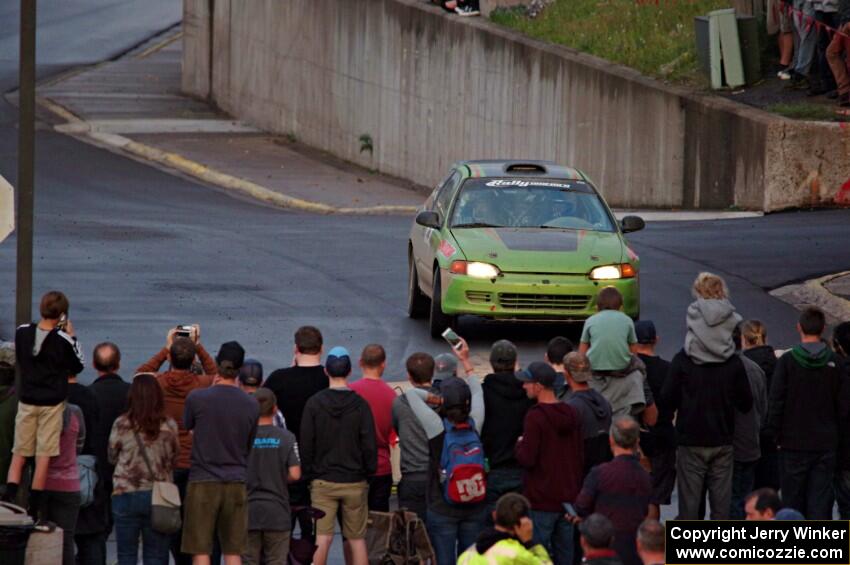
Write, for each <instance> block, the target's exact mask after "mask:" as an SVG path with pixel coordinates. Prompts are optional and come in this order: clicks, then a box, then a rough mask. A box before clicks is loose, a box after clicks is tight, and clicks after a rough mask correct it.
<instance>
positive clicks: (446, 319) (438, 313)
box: [429, 268, 452, 337]
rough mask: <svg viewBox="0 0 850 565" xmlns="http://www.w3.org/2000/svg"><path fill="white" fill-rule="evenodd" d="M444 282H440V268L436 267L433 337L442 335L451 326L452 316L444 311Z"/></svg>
mask: <svg viewBox="0 0 850 565" xmlns="http://www.w3.org/2000/svg"><path fill="white" fill-rule="evenodd" d="M442 293H443V289H442V283H441V282H440V269H439V268H437V269H434V295H433V296H432V297H431V316H430V320H429V329H430V330H431V337H440V336H441V335H442V333H443V332H444V331H445V330H446V328H448V327H449V326H451V324H452V317H451V316H448V315H446V314H444V313H443V299H442Z"/></svg>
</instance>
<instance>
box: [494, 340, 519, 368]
mask: <svg viewBox="0 0 850 565" xmlns="http://www.w3.org/2000/svg"><path fill="white" fill-rule="evenodd" d="M516 358H517V351H516V345H514V344H513V343H511V342H510V341H508V340H506V339H500V340H499V341H497V342H496V343H494V344H493V347H491V348H490V363H491V364H493V363H516Z"/></svg>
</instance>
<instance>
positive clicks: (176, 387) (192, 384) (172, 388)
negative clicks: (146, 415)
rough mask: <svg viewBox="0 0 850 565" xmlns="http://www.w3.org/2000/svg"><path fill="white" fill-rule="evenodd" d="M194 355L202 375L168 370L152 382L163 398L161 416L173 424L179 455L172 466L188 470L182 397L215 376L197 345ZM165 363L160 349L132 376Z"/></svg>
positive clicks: (188, 445) (208, 383) (211, 364)
mask: <svg viewBox="0 0 850 565" xmlns="http://www.w3.org/2000/svg"><path fill="white" fill-rule="evenodd" d="M196 353H197V355H198V359H200V361H201V366H202V367H203V368H204V373H205V374H203V375H196V374H195V373H193V372H192V371H191V369H171V370H168V371H165V372H164V373H158V374H157V375H156V381H157V382H158V383H159V386H160V388H161V389H162V393H163V395H164V397H165V414H166V415H167V416H168V417H169V418H172V419H173V420H174V421H175V422H177V430H178V431H177V434H178V438H179V440H180V455H179V456H178V458H177V464H176V465H175V466H174V468H175V469H188V468H189V465H190V462H191V453H192V434H190V433H189V432H188V431H187V430H186V427H185V426H184V425H183V411H184V408H185V406H186V397H187V396H189V393H190V392H192V391H193V390H195V389H197V388H207V387H209V386H211V385H212V382H213V377H214V376H215V375H216V373H218V367H217V366H216V364H215V361H214V360H213V358H212V357H211V356H210V354H209V353H208V352H207V350H206V349H205V348H204V346H203V345H201V344H200V343H198V344H197V345H196ZM166 361H168V348H165V347H163V348H162V349H160V350H159V351H158V352H157V353H156V355H154V356H153V357H151V358H150V359H148V361H147V363H144V364H143V365H141V366H140V367H139V368H138V369H136V373H157V372H158V371H159V369H160V367H162V365H163V363H165V362H166Z"/></svg>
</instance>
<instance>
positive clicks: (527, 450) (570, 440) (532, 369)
mask: <svg viewBox="0 0 850 565" xmlns="http://www.w3.org/2000/svg"><path fill="white" fill-rule="evenodd" d="M516 378H517V379H519V380H520V381H521V382H522V383H523V387H524V388H525V392H526V394H528V397H529V398H531V399H534V400H536V401H537V404H535V405H534V406H532V407H531V408H529V409H528V413H527V414H526V415H525V427H524V428H523V432H522V436H521V437H520V438H519V440H518V441H517V444H516V459H517V461H518V462H519V464H520V465H522V467H523V468H524V469H525V472H524V473H523V481H522V487H523V494H524V495H525V496H526V498H528V500H529V502H531V520H532V521H533V522H534V541H535V543H539V544H541V545H543V547H545V548H546V551H547V552H548V553H549V555H551V556H552V560H553V561H554V562H555V565H572V563H573V550H574V548H573V527H572V524H571V523H570V522H569V521H568V520H567V519H566V518H565V517H564V507H563V505H564V503H567V502H568V503H570V504H572V503H573V502H575V499H576V496H577V495H578V491H579V489H580V488H581V481H582V478H583V477H584V473H583V470H584V466H583V464H582V458H583V453H582V452H583V451H584V446H583V444H582V439H581V421H580V420H579V415H578V412H577V411H576V410H575V409H574V408H573V407H571V406H568V405H567V404H564V403H563V402H560V401H559V400H558V397H557V396H556V395H555V385H556V383H557V375H556V373H555V370H554V369H553V368H552V367H551V366H549V365H548V364H546V363H539V362H536V363H532V364H531V365H529V366H528V368H527V369H526V370H524V371H520V372H519V373H517V375H516Z"/></svg>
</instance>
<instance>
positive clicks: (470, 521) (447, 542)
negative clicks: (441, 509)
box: [425, 510, 485, 565]
mask: <svg viewBox="0 0 850 565" xmlns="http://www.w3.org/2000/svg"><path fill="white" fill-rule="evenodd" d="M484 512H485V510H481V511H478V512H476V513H475V514H473V515H470V516H467V517H465V518H452V517H451V516H444V515H442V514H438V513H437V512H433V511H432V510H428V515H427V518H426V521H425V523H426V527H427V529H428V537H430V538H431V544H432V545H433V546H434V554H435V555H436V557H437V565H455V563H457V558H458V557H460V554H461V553H463V552H464V551H466V550H467V549H468V548H469V547H470V546H471V545H472V544H474V543H475V540H476V539H478V534H480V533H481V530H483V529H484Z"/></svg>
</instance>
